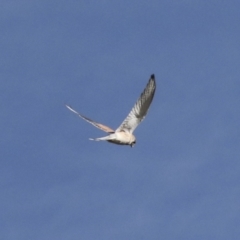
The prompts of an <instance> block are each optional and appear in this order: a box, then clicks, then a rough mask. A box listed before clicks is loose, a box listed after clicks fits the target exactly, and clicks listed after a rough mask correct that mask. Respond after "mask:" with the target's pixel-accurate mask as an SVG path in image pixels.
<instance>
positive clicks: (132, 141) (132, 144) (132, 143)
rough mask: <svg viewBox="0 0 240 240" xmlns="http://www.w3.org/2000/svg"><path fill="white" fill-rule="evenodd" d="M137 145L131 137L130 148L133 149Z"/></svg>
mask: <svg viewBox="0 0 240 240" xmlns="http://www.w3.org/2000/svg"><path fill="white" fill-rule="evenodd" d="M136 143H137V141H136V138H135V137H134V136H133V135H132V138H131V142H130V146H131V147H134V145H135V144H136Z"/></svg>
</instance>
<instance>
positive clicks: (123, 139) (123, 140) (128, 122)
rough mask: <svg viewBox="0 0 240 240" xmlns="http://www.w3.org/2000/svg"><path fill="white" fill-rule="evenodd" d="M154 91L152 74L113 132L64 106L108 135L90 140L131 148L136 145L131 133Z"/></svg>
mask: <svg viewBox="0 0 240 240" xmlns="http://www.w3.org/2000/svg"><path fill="white" fill-rule="evenodd" d="M155 90H156V81H155V76H154V74H152V75H151V77H150V79H149V81H148V83H147V86H146V87H145V89H144V90H143V92H142V94H141V95H140V97H139V99H138V100H137V102H136V103H135V105H134V106H133V108H132V110H131V111H130V113H129V114H128V116H127V117H126V118H125V120H124V121H123V122H122V124H121V125H120V126H119V127H118V128H117V129H116V130H113V129H111V128H110V127H108V126H105V125H103V124H101V123H97V122H95V121H93V120H91V119H90V118H87V117H85V116H83V115H82V114H80V113H78V112H77V111H75V110H74V109H73V108H71V107H70V106H68V105H66V107H67V108H68V109H69V110H70V111H72V112H74V113H75V114H77V115H78V116H79V117H81V118H82V119H84V120H85V121H87V122H89V123H91V124H92V125H93V126H95V127H97V128H99V129H101V130H103V131H104V132H107V133H108V135H107V136H105V137H101V138H95V139H92V138H90V140H95V141H108V142H110V143H115V144H119V145H130V146H131V147H133V146H134V144H136V137H135V136H134V135H133V131H134V130H135V128H136V127H137V126H138V125H139V124H140V122H141V121H142V120H143V119H144V118H145V116H146V115H147V111H148V109H149V107H150V104H151V102H152V100H153V97H154V93H155Z"/></svg>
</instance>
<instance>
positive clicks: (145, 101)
mask: <svg viewBox="0 0 240 240" xmlns="http://www.w3.org/2000/svg"><path fill="white" fill-rule="evenodd" d="M155 89H156V82H155V76H154V74H152V75H151V77H150V79H149V81H148V84H147V86H146V88H145V89H144V91H143V92H142V94H141V96H140V97H139V99H138V100H137V102H136V103H135V105H134V107H133V108H132V110H131V112H130V113H129V114H128V116H127V117H126V119H125V120H124V121H123V123H122V124H121V125H120V126H119V127H118V128H117V130H116V132H121V131H125V132H130V133H133V131H134V130H135V128H136V127H137V126H138V124H139V123H140V122H141V121H142V120H143V119H144V117H145V116H146V114H147V111H148V108H149V106H150V104H151V102H152V100H153V97H154V93H155Z"/></svg>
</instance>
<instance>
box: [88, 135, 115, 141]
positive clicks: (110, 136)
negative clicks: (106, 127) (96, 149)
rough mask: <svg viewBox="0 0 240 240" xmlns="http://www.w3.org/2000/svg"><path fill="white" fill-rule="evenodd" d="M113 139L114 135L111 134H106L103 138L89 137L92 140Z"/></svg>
mask: <svg viewBox="0 0 240 240" xmlns="http://www.w3.org/2000/svg"><path fill="white" fill-rule="evenodd" d="M111 139H113V136H112V135H109V136H106V137H101V138H89V140H92V141H108V140H111Z"/></svg>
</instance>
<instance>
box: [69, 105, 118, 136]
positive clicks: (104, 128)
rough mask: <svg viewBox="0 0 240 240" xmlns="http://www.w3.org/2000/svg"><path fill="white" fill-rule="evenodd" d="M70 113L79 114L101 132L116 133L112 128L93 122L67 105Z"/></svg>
mask: <svg viewBox="0 0 240 240" xmlns="http://www.w3.org/2000/svg"><path fill="white" fill-rule="evenodd" d="M65 106H66V107H67V108H68V109H69V110H70V111H72V112H74V113H75V114H77V115H78V116H79V117H80V118H82V119H84V120H85V121H87V122H88V123H90V124H92V125H93V126H94V127H96V128H99V129H101V130H103V131H104V132H107V133H114V132H115V131H114V130H113V129H111V128H110V127H108V126H105V125H103V124H101V123H97V122H95V121H93V120H91V119H90V118H87V117H85V116H83V115H81V114H80V113H78V112H77V111H75V110H74V109H73V108H71V107H70V106H68V105H65Z"/></svg>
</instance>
